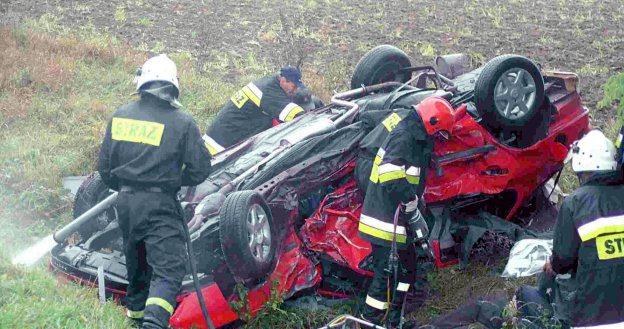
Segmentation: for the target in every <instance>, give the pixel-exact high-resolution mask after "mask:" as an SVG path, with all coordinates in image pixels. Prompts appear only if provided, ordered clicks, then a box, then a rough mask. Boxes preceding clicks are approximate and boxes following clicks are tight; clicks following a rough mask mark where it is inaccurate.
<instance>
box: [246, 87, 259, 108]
mask: <svg viewBox="0 0 624 329" xmlns="http://www.w3.org/2000/svg"><path fill="white" fill-rule="evenodd" d="M242 90H243V93H245V96H247V98H249V99H251V101H252V102H253V103H254V104H256V106H260V98H259V97H258V96H257V95H256V94H254V92H253V91H251V89H250V88H249V86H248V85H247V86H245V87H243V89H242Z"/></svg>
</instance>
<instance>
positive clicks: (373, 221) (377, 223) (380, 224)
mask: <svg viewBox="0 0 624 329" xmlns="http://www.w3.org/2000/svg"><path fill="white" fill-rule="evenodd" d="M360 223H364V224H366V225H368V226H370V227H373V228H376V229H380V230H382V231H386V232H390V233H393V232H394V231H395V228H394V224H393V223H386V222H384V221H382V220H379V219H377V218H375V217H371V216H368V215H365V214H360ZM396 232H397V234H403V235H405V234H406V233H405V226H403V225H397V227H396Z"/></svg>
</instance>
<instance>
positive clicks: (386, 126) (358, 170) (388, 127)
mask: <svg viewBox="0 0 624 329" xmlns="http://www.w3.org/2000/svg"><path fill="white" fill-rule="evenodd" d="M413 111H414V109H410V108H398V109H394V110H393V112H392V113H391V114H390V115H388V116H387V117H385V118H384V119H383V121H381V124H378V125H375V126H374V128H373V129H372V130H371V131H370V132H369V133H368V134H366V136H364V138H362V140H361V141H360V144H359V150H358V159H357V161H356V166H355V177H356V179H357V183H358V187H359V188H360V190H361V191H362V192H366V188H367V187H368V182H369V181H370V173H371V168H372V167H373V160H374V159H375V155H376V154H377V151H378V150H379V148H380V147H381V144H382V143H383V142H384V141H385V140H386V137H388V134H390V132H391V131H392V130H393V129H394V128H395V127H396V125H397V123H398V122H400V121H401V120H403V119H404V118H405V117H406V116H408V115H409V114H410V113H411V112H413ZM371 112H373V111H371ZM384 112H385V111H384ZM367 114H368V113H367ZM371 114H372V115H371V116H366V115H363V116H361V117H360V121H361V122H363V123H364V124H365V125H368V126H373V124H374V122H379V121H378V120H379V119H377V120H375V117H376V116H377V113H371ZM371 121H372V122H371Z"/></svg>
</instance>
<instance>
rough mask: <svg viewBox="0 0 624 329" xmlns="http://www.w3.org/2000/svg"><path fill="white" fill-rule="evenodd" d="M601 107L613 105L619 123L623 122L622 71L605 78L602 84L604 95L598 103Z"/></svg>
mask: <svg viewBox="0 0 624 329" xmlns="http://www.w3.org/2000/svg"><path fill="white" fill-rule="evenodd" d="M598 106H599V107H601V108H610V107H614V108H615V109H616V111H617V117H618V121H619V125H621V124H624V73H619V74H616V75H614V76H612V77H611V78H609V80H607V83H606V84H605V86H604V97H603V98H602V100H601V101H600V102H599V103H598Z"/></svg>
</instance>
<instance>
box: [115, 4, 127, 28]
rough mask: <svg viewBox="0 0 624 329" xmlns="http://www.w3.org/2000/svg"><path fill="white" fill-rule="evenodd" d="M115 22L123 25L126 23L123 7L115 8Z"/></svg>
mask: <svg viewBox="0 0 624 329" xmlns="http://www.w3.org/2000/svg"><path fill="white" fill-rule="evenodd" d="M114 17H115V22H117V23H120V24H123V23H125V22H126V8H125V7H124V6H121V5H120V6H117V9H115V15H114Z"/></svg>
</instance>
